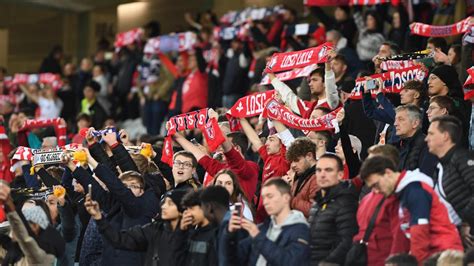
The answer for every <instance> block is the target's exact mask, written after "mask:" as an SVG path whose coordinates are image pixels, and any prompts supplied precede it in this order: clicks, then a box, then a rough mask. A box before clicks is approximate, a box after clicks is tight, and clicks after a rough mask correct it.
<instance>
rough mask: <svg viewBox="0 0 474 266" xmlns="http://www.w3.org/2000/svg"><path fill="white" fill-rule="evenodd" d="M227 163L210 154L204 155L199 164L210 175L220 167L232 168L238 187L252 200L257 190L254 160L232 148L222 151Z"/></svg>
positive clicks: (214, 173)
mask: <svg viewBox="0 0 474 266" xmlns="http://www.w3.org/2000/svg"><path fill="white" fill-rule="evenodd" d="M224 155H225V158H226V160H227V163H221V162H219V161H218V160H216V159H213V158H211V157H210V156H204V157H202V158H201V159H200V160H199V164H200V165H202V167H204V169H206V172H207V173H208V174H210V175H211V176H215V175H216V173H217V172H219V171H220V170H222V169H230V170H232V171H233V172H234V173H235V174H236V175H237V178H238V179H239V183H240V187H241V188H242V190H243V191H244V193H245V196H246V197H247V199H249V200H252V199H253V196H254V195H255V191H256V190H257V181H258V165H257V163H255V162H252V161H247V160H245V159H244V158H243V157H242V155H240V153H239V152H238V151H236V150H235V149H234V148H232V149H231V150H230V151H228V152H226V153H224Z"/></svg>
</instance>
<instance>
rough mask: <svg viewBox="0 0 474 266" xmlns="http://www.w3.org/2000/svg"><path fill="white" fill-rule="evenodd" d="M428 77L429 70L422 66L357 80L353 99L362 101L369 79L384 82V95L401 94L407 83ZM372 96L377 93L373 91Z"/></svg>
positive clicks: (352, 95)
mask: <svg viewBox="0 0 474 266" xmlns="http://www.w3.org/2000/svg"><path fill="white" fill-rule="evenodd" d="M426 77H428V70H427V69H426V68H424V67H422V66H413V67H409V68H404V69H400V70H394V71H390V72H385V73H380V74H375V75H372V76H366V77H361V78H358V79H357V80H356V84H355V87H354V89H353V90H352V93H351V96H350V98H351V99H361V98H362V93H363V85H364V82H365V80H366V79H367V78H371V79H379V78H380V79H381V80H382V82H383V92H384V93H400V91H401V90H402V89H403V85H404V84H405V82H407V81H409V80H419V81H423V80H424V79H425V78H426ZM372 96H375V92H374V91H372Z"/></svg>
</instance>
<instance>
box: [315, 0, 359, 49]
mask: <svg viewBox="0 0 474 266" xmlns="http://www.w3.org/2000/svg"><path fill="white" fill-rule="evenodd" d="M311 12H312V13H313V14H314V16H315V17H316V18H318V19H320V20H321V22H322V23H323V24H324V26H325V27H326V28H328V29H334V30H337V31H339V32H340V33H341V34H342V36H344V38H346V40H347V45H348V46H349V47H353V41H354V37H355V34H356V32H357V27H356V24H355V23H354V19H353V18H352V17H351V10H350V8H349V7H348V6H342V5H341V6H337V7H336V8H335V9H334V15H333V17H331V16H328V15H327V14H326V13H325V12H324V11H323V10H322V9H321V8H320V7H317V6H311ZM328 41H329V40H328Z"/></svg>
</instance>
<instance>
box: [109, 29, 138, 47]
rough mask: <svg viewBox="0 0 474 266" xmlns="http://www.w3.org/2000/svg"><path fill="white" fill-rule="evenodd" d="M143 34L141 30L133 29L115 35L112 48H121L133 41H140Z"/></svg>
mask: <svg viewBox="0 0 474 266" xmlns="http://www.w3.org/2000/svg"><path fill="white" fill-rule="evenodd" d="M143 34H144V32H143V30H142V29H141V28H135V29H132V30H129V31H126V32H120V33H117V35H116V36H115V42H114V46H115V48H121V47H124V46H127V45H129V44H132V43H134V42H135V41H139V40H141V38H142V36H143Z"/></svg>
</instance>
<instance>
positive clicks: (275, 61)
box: [265, 42, 332, 73]
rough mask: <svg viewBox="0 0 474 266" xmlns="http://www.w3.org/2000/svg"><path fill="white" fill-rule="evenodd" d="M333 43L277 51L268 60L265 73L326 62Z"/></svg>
mask: <svg viewBox="0 0 474 266" xmlns="http://www.w3.org/2000/svg"><path fill="white" fill-rule="evenodd" d="M331 47H332V44H331V43H329V42H327V43H324V44H321V45H319V46H317V47H313V48H309V49H305V50H301V51H295V52H287V53H275V54H273V56H272V57H271V59H270V60H269V61H268V63H267V66H266V68H265V73H270V72H281V71H286V70H290V69H293V68H303V67H305V66H308V65H312V64H320V63H324V62H326V60H327V56H328V52H329V51H330V48H331Z"/></svg>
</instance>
